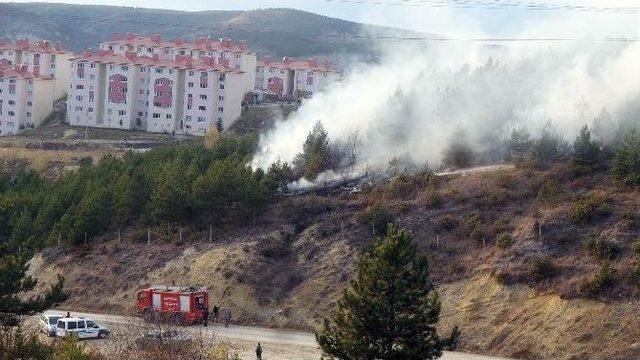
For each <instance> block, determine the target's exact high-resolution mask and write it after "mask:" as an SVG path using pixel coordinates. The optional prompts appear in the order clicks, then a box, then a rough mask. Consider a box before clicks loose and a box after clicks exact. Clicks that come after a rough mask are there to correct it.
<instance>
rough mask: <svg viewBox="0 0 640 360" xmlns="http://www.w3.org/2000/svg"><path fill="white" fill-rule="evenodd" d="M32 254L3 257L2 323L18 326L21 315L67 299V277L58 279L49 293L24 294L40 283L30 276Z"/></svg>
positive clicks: (0, 264)
mask: <svg viewBox="0 0 640 360" xmlns="http://www.w3.org/2000/svg"><path fill="white" fill-rule="evenodd" d="M28 259H29V257H28V256H26V254H24V253H23V254H18V255H6V256H3V257H1V258H0V326H16V325H18V324H19V322H20V316H22V315H33V314H36V313H39V312H41V311H43V310H45V309H47V308H49V307H51V306H52V305H54V304H56V303H59V302H61V301H63V300H64V299H65V298H66V296H67V295H66V294H65V293H64V292H63V291H62V288H63V285H64V281H63V279H62V278H61V277H58V281H57V282H56V283H55V284H54V285H52V286H51V288H50V289H49V291H47V292H46V293H45V294H42V295H39V296H33V297H28V298H26V297H24V293H25V292H28V291H31V290H33V289H34V288H35V286H36V281H35V280H34V279H33V278H32V277H30V276H27V274H26V273H27V270H28V269H29V265H28V264H27V261H28Z"/></svg>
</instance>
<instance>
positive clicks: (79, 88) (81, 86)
mask: <svg viewBox="0 0 640 360" xmlns="http://www.w3.org/2000/svg"><path fill="white" fill-rule="evenodd" d="M82 89H84V85H76V90H82Z"/></svg>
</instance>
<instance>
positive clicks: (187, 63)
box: [71, 50, 239, 72]
mask: <svg viewBox="0 0 640 360" xmlns="http://www.w3.org/2000/svg"><path fill="white" fill-rule="evenodd" d="M71 60H78V61H88V62H97V63H106V64H122V65H139V66H154V67H163V68H174V69H184V70H205V71H220V72H239V71H236V70H235V69H231V68H229V67H227V66H225V65H224V64H222V63H220V62H219V61H218V59H216V58H212V57H204V58H198V59H193V58H191V57H188V56H177V57H176V59H175V60H174V61H171V60H163V59H160V58H159V57H158V56H154V57H149V56H137V55H136V54H135V53H133V52H127V53H125V54H124V55H122V54H115V53H114V52H112V51H107V50H100V51H98V52H97V53H92V52H90V51H85V52H84V53H82V54H79V55H78V56H75V57H74V58H72V59H71Z"/></svg>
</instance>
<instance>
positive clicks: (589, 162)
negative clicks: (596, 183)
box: [571, 125, 600, 175]
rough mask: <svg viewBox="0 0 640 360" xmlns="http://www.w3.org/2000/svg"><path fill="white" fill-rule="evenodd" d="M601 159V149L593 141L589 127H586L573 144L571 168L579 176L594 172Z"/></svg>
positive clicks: (581, 130)
mask: <svg viewBox="0 0 640 360" xmlns="http://www.w3.org/2000/svg"><path fill="white" fill-rule="evenodd" d="M599 159H600V149H599V148H598V146H597V145H596V144H595V143H594V142H593V141H591V131H589V127H588V126H587V125H584V126H583V127H582V128H581V129H580V135H578V137H577V138H576V141H575V142H574V143H573V154H572V156H571V166H572V167H573V170H574V171H575V172H576V173H577V174H579V175H581V174H585V173H589V172H591V171H593V168H594V167H595V166H596V164H597V163H598V160H599Z"/></svg>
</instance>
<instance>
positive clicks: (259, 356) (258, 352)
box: [256, 343, 262, 360]
mask: <svg viewBox="0 0 640 360" xmlns="http://www.w3.org/2000/svg"><path fill="white" fill-rule="evenodd" d="M256 359H258V360H262V346H261V345H260V343H258V346H257V347H256Z"/></svg>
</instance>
